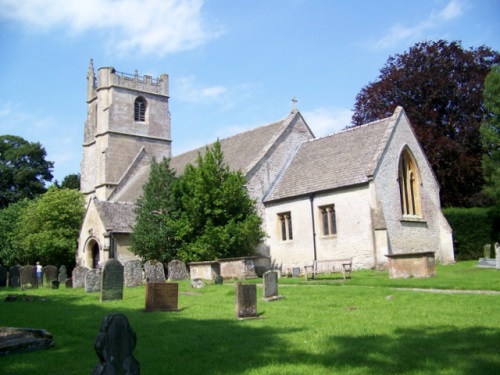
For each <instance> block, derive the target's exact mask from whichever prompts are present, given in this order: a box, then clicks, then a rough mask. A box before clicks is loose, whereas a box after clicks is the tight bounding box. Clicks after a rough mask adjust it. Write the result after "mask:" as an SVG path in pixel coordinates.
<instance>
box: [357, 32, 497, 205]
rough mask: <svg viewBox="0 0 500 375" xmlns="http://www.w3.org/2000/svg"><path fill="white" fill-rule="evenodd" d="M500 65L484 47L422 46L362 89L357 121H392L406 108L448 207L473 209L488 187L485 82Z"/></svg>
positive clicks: (389, 63)
mask: <svg viewBox="0 0 500 375" xmlns="http://www.w3.org/2000/svg"><path fill="white" fill-rule="evenodd" d="M499 62H500V55H499V54H498V52H495V51H492V50H491V49H489V48H487V47H484V46H482V47H479V48H476V49H472V48H471V49H470V50H466V49H464V48H462V46H461V44H460V42H451V43H449V42H446V41H443V40H439V41H437V42H422V43H417V44H416V45H414V46H413V47H411V48H410V49H409V51H408V52H405V53H403V54H398V55H396V56H394V57H390V58H389V59H388V60H387V62H386V64H385V66H384V67H383V68H382V69H381V70H380V75H379V77H378V79H377V80H376V81H375V82H372V83H370V84H369V85H367V86H366V87H364V88H363V89H362V90H361V92H360V93H359V94H358V95H357V97H356V103H355V107H354V114H353V118H352V122H353V124H354V125H361V124H365V123H367V122H370V121H375V120H378V119H381V118H384V117H388V116H390V115H391V114H392V113H393V112H394V109H395V108H396V107H397V106H403V107H404V109H405V111H406V113H407V114H408V117H409V119H410V122H411V124H412V126H413V129H414V131H415V133H416V135H417V138H418V139H419V141H420V143H421V145H422V147H423V149H424V151H425V153H426V156H427V158H428V159H429V162H430V163H431V165H432V168H433V170H434V173H435V174H436V176H437V178H438V181H439V183H440V185H441V201H442V204H443V206H444V207H460V206H462V207H469V206H473V205H475V204H477V203H478V202H480V200H479V199H478V196H480V193H481V191H482V187H483V184H484V179H483V173H482V167H481V158H482V155H483V148H482V145H481V139H480V132H479V127H480V124H481V122H482V119H483V116H484V114H485V107H484V103H483V96H482V93H483V87H484V86H483V85H484V79H485V77H486V75H487V74H488V72H489V71H490V69H491V66H492V65H493V64H495V63H499Z"/></svg>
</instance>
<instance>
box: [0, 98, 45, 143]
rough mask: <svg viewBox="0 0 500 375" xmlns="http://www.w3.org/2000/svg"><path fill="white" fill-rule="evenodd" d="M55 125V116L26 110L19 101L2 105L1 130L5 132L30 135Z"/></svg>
mask: <svg viewBox="0 0 500 375" xmlns="http://www.w3.org/2000/svg"><path fill="white" fill-rule="evenodd" d="M53 125H54V119H53V118H51V117H42V116H38V115H36V114H33V113H29V112H26V111H24V109H23V108H22V106H21V105H20V104H19V103H13V102H6V103H2V104H1V105H0V132H1V133H3V134H19V133H20V134H21V136H22V137H24V136H30V135H33V134H34V133H37V132H39V131H44V130H46V129H48V128H50V127H52V126H53Z"/></svg>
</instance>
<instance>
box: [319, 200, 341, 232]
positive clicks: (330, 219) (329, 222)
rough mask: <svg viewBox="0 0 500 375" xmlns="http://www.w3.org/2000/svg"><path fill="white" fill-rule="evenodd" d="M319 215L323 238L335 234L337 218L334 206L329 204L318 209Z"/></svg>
mask: <svg viewBox="0 0 500 375" xmlns="http://www.w3.org/2000/svg"><path fill="white" fill-rule="evenodd" d="M319 210H320V213H321V223H322V228H323V236H331V235H334V234H337V218H336V215H335V205H333V204H331V205H328V206H323V207H320V208H319Z"/></svg>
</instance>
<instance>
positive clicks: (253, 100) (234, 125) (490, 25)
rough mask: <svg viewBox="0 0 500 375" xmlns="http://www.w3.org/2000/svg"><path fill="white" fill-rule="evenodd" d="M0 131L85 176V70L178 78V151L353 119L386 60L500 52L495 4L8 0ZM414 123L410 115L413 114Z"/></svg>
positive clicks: (1, 51)
mask: <svg viewBox="0 0 500 375" xmlns="http://www.w3.org/2000/svg"><path fill="white" fill-rule="evenodd" d="M0 9H1V12H0V82H1V84H0V88H1V89H0V134H13V135H18V136H21V137H23V138H25V139H27V140H28V141H30V142H40V143H41V144H42V145H43V146H44V147H45V149H46V150H47V160H51V161H54V162H55V167H54V178H55V179H57V180H59V181H61V180H62V179H63V178H64V176H66V175H68V174H70V173H77V172H79V169H80V160H81V158H82V148H81V144H82V140H83V124H84V121H85V118H86V102H85V100H86V84H87V81H86V74H87V69H88V66H89V61H90V59H91V58H93V59H94V66H95V68H96V70H97V69H98V68H99V67H103V66H113V67H114V68H115V69H116V70H118V71H121V72H126V73H134V72H135V70H138V73H139V75H144V74H147V75H151V76H153V77H154V78H156V77H158V76H159V75H160V74H162V73H167V74H169V76H170V112H171V114H172V139H173V143H172V148H173V154H174V155H177V154H180V153H182V152H184V151H188V150H190V149H193V148H195V147H199V146H203V145H205V144H207V143H211V142H213V141H215V140H216V139H217V138H225V137H228V136H230V135H233V134H235V133H237V132H240V131H243V130H246V129H251V128H254V127H257V126H261V125H264V124H268V123H271V122H274V121H276V120H279V119H281V118H284V117H285V116H287V115H288V113H289V112H290V110H291V109H292V102H291V99H292V97H296V98H297V100H298V103H297V107H298V109H299V110H300V111H301V113H302V114H303V115H304V117H305V119H306V122H307V123H308V125H309V126H310V127H311V129H312V130H313V132H314V133H315V135H316V136H317V137H320V136H324V135H328V134H331V133H335V132H337V131H338V130H341V129H343V128H344V127H345V126H347V125H349V124H350V118H351V110H352V108H353V107H354V102H355V98H356V94H357V93H358V92H359V91H360V90H361V89H362V88H363V87H364V86H366V85H367V84H368V83H370V82H372V81H374V80H376V79H377V77H378V74H379V70H380V68H382V67H383V65H384V64H385V62H386V61H387V59H388V57H389V56H393V55H395V54H397V53H403V52H405V51H407V50H408V49H409V48H410V47H411V46H412V45H414V44H415V43H416V42H420V41H424V40H438V39H446V40H449V41H452V40H459V41H461V42H462V46H463V47H465V48H469V47H479V46H481V45H485V46H488V47H490V48H492V49H494V50H497V51H500V1H499V0H420V1H403V0H379V1H373V0H357V1H336V0H238V1H234V0H205V1H203V0H178V1H167V0H71V1H68V0H0ZM410 120H411V119H410Z"/></svg>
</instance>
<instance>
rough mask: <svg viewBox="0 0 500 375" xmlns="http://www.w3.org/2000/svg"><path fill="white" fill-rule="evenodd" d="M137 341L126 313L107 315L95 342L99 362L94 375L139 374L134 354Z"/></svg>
mask: <svg viewBox="0 0 500 375" xmlns="http://www.w3.org/2000/svg"><path fill="white" fill-rule="evenodd" d="M136 343H137V336H136V334H135V332H134V331H133V330H132V327H130V324H129V322H128V320H127V317H126V316H125V315H123V314H117V313H111V314H109V315H106V316H105V317H104V319H103V321H102V322H101V327H100V329H99V333H98V334H97V337H96V338H95V342H94V349H95V352H96V354H97V356H98V357H99V363H98V364H97V366H96V367H95V368H94V371H92V375H111V374H113V375H115V374H116V375H118V374H124V375H125V374H126V375H139V374H140V366H139V362H137V360H136V359H135V358H134V356H133V351H134V349H135V346H136Z"/></svg>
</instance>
